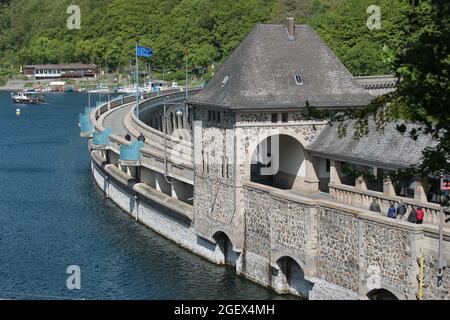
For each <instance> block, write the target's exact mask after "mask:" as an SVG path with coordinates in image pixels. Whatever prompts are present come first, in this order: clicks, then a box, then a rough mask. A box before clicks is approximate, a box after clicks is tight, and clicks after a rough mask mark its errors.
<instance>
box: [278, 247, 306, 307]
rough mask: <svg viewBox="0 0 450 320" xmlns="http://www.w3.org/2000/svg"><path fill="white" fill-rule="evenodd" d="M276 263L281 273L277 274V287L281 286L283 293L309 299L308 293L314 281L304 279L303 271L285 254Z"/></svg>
mask: <svg viewBox="0 0 450 320" xmlns="http://www.w3.org/2000/svg"><path fill="white" fill-rule="evenodd" d="M277 265H278V267H279V268H280V273H281V274H279V275H278V282H279V284H278V288H283V289H282V290H281V291H283V292H284V293H288V294H293V295H298V296H301V297H302V298H304V299H309V293H310V291H311V289H312V288H313V286H314V283H312V282H310V281H308V280H306V279H305V273H304V272H303V269H302V267H301V266H300V265H299V264H298V263H297V261H295V260H294V259H292V258H291V257H288V256H285V257H282V258H280V259H278V261H277Z"/></svg>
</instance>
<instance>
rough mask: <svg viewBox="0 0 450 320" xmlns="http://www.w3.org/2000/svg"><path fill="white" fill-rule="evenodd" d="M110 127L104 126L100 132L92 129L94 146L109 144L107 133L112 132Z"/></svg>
mask: <svg viewBox="0 0 450 320" xmlns="http://www.w3.org/2000/svg"><path fill="white" fill-rule="evenodd" d="M112 131H113V130H112V128H106V129H105V130H103V131H102V132H98V131H94V133H93V134H92V143H93V144H94V145H96V146H107V145H109V135H110V134H111V133H112Z"/></svg>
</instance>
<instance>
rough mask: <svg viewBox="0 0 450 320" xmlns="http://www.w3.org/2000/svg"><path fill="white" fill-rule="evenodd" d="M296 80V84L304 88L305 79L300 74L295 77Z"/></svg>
mask: <svg viewBox="0 0 450 320" xmlns="http://www.w3.org/2000/svg"><path fill="white" fill-rule="evenodd" d="M294 80H295V84H296V85H298V86H302V85H303V79H302V77H301V76H300V75H299V74H296V75H295V76H294Z"/></svg>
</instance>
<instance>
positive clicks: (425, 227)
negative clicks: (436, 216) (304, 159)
mask: <svg viewBox="0 0 450 320" xmlns="http://www.w3.org/2000/svg"><path fill="white" fill-rule="evenodd" d="M243 186H244V187H247V188H249V189H253V190H255V191H258V192H263V193H266V194H269V195H270V196H272V197H275V198H279V199H282V200H288V201H292V202H296V203H300V204H303V205H307V206H319V207H323V208H328V209H334V210H339V211H341V212H343V213H347V214H351V215H354V216H355V217H357V218H360V219H363V220H367V221H372V222H376V223H380V224H384V225H386V226H389V227H393V228H396V229H402V230H407V231H409V232H414V233H420V232H425V233H427V234H430V235H433V237H439V227H438V226H435V225H430V224H422V225H418V224H412V223H409V222H406V221H399V220H395V219H392V218H388V217H384V216H381V215H379V214H376V213H374V212H372V211H369V210H366V209H361V208H357V207H353V206H349V205H345V204H341V203H337V202H334V201H330V200H325V199H312V198H308V196H307V194H305V195H299V194H296V193H293V192H292V191H290V190H280V189H277V188H273V187H270V186H266V185H261V184H258V183H254V182H250V181H244V182H243ZM194 201H195V200H194ZM444 238H445V240H446V241H450V228H448V227H446V228H445V229H444Z"/></svg>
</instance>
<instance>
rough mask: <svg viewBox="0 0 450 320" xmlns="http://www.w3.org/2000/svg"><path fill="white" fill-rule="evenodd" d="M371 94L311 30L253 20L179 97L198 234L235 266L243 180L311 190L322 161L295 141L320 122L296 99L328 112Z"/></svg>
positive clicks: (241, 234)
mask: <svg viewBox="0 0 450 320" xmlns="http://www.w3.org/2000/svg"><path fill="white" fill-rule="evenodd" d="M371 98H372V97H371V96H370V95H369V93H368V92H366V91H365V90H364V89H363V88H362V87H361V86H360V85H359V84H357V83H356V81H355V79H354V78H353V76H352V75H351V74H350V72H349V71H348V70H347V69H346V68H345V66H344V65H343V64H342V63H341V62H340V61H339V59H338V58H337V57H336V56H335V54H334V53H333V52H332V51H331V50H330V48H328V46H327V45H326V44H325V43H324V42H323V41H322V39H321V38H320V37H319V36H318V34H317V33H316V32H315V31H314V30H313V29H312V28H311V27H309V26H307V25H294V22H293V20H291V19H288V25H287V26H285V25H257V26H255V28H254V29H253V30H252V31H251V32H250V33H249V34H248V35H247V37H246V38H245V39H244V41H243V42H242V43H241V44H240V46H239V47H238V48H237V49H236V50H235V52H234V53H233V54H232V55H231V57H230V58H229V59H228V60H227V61H226V63H225V64H224V65H223V66H222V68H220V70H219V71H218V72H217V74H216V75H215V76H214V77H213V79H212V80H211V81H210V82H209V83H208V85H207V86H206V88H205V89H204V90H202V91H201V92H200V93H199V94H197V95H195V96H194V97H193V98H192V99H191V100H190V101H189V104H190V106H191V107H192V108H193V110H194V162H195V191H194V198H195V203H194V212H195V213H194V216H195V218H194V227H195V228H196V230H197V231H198V232H199V234H200V235H202V236H203V237H205V238H207V239H210V240H215V241H218V240H220V241H224V245H223V246H224V250H225V251H227V253H230V252H231V253H230V257H229V258H230V260H231V263H235V261H234V260H236V259H238V263H239V262H241V263H242V261H240V259H239V253H240V252H242V250H243V247H244V245H245V241H244V238H245V231H244V230H245V226H244V224H245V219H244V212H243V198H244V197H245V194H244V193H243V192H242V184H243V182H244V181H256V182H261V183H267V184H269V185H272V186H275V187H279V188H281V189H292V190H295V191H298V192H303V193H317V192H318V191H319V184H320V179H319V178H320V172H321V171H325V169H324V168H325V166H326V165H327V164H326V163H325V162H324V161H319V160H318V159H313V158H312V157H310V156H309V154H308V152H306V149H305V146H306V145H308V143H309V142H311V141H312V140H313V138H314V137H315V136H316V134H317V133H318V132H319V130H320V129H321V127H322V126H323V123H322V122H321V121H317V120H314V119H309V118H306V112H305V111H306V104H307V103H309V104H310V105H311V106H313V107H315V108H317V109H327V110H335V111H338V110H342V109H347V108H355V107H359V106H364V105H366V104H367V103H368V102H369V101H370V100H371ZM322 167H323V168H322ZM322 169H323V170H322ZM255 232H257V230H255ZM224 239H225V240H224ZM227 243H228V247H227ZM231 244H232V245H231ZM225 247H226V248H225ZM229 247H232V251H231V250H230V248H229Z"/></svg>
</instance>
